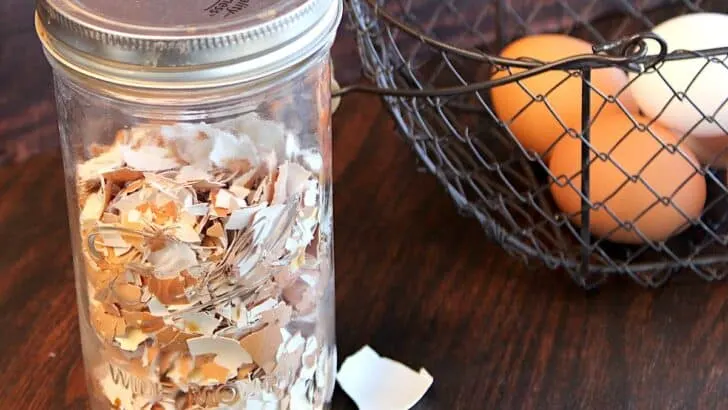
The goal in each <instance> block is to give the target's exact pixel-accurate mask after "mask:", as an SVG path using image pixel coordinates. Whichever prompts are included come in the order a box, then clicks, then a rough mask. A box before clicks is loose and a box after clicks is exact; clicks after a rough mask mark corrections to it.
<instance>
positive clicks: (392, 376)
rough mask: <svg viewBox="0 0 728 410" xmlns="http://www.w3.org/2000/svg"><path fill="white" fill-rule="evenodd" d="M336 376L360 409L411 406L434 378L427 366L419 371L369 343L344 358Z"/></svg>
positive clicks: (390, 409)
mask: <svg viewBox="0 0 728 410" xmlns="http://www.w3.org/2000/svg"><path fill="white" fill-rule="evenodd" d="M336 380H337V381H338V382H339V386H341V389H342V390H344V392H346V394H347V395H348V396H349V397H351V399H352V400H354V402H355V403H356V405H357V406H358V407H359V409H360V410H384V409H387V410H408V409H410V408H412V406H414V405H415V404H417V402H418V401H420V399H421V398H422V396H424V395H425V393H426V392H427V390H428V389H429V388H430V386H431V385H432V381H433V379H432V376H430V374H429V373H428V372H427V370H425V369H420V371H419V372H415V371H414V370H412V369H410V368H409V367H407V366H405V365H403V364H402V363H399V362H396V361H394V360H391V359H388V358H386V357H381V356H380V355H379V354H377V352H375V351H374V350H373V349H372V348H371V347H369V346H364V347H362V348H361V349H360V350H359V351H358V352H356V353H354V354H353V355H351V356H349V357H348V358H346V359H345V360H344V362H343V363H342V365H341V369H340V370H339V372H338V374H337V376H336Z"/></svg>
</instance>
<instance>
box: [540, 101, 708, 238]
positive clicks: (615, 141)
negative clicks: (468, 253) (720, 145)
mask: <svg viewBox="0 0 728 410" xmlns="http://www.w3.org/2000/svg"><path fill="white" fill-rule="evenodd" d="M634 118H635V119H636V120H637V121H638V122H639V123H640V124H647V123H648V122H649V120H648V119H647V118H644V117H642V116H638V115H634ZM649 130H651V131H652V133H654V134H655V135H656V136H658V137H659V138H660V139H661V140H662V141H663V142H664V143H665V144H676V143H677V141H678V138H677V137H676V136H675V135H674V134H673V133H672V132H670V131H669V130H668V129H666V128H664V127H662V126H659V125H657V124H653V125H650V127H649ZM590 135H591V144H592V146H593V150H594V151H593V152H592V155H591V161H592V163H591V165H590V167H589V170H590V173H591V175H590V195H589V198H590V200H591V203H592V204H603V205H602V206H600V207H599V209H597V210H594V209H592V210H591V211H590V225H589V227H590V231H591V232H592V234H594V235H596V236H599V237H603V238H606V239H608V240H610V241H613V242H619V243H627V244H640V243H642V242H643V239H642V238H641V237H640V236H639V235H638V234H637V233H636V232H635V230H634V229H632V230H627V229H624V228H622V227H620V225H619V222H618V221H617V220H616V219H615V218H617V219H618V220H619V221H621V222H622V223H626V222H629V223H631V224H632V225H633V226H634V227H635V228H637V229H638V230H639V231H640V232H641V233H642V235H644V236H645V237H646V238H648V239H650V240H652V241H664V240H666V239H668V238H670V237H671V236H673V235H675V234H677V233H679V232H681V231H683V230H684V229H685V228H687V226H688V225H689V223H690V220H691V219H696V218H699V217H700V215H701V212H702V210H703V207H704V205H705V199H706V182H705V177H704V176H703V175H701V174H700V173H698V172H697V169H698V168H699V164H698V162H697V159H696V158H695V156H694V155H693V153H692V152H690V150H689V148H687V147H684V146H683V145H680V146H679V151H674V152H673V153H670V152H669V151H668V150H667V149H664V148H663V147H662V144H660V143H659V142H658V140H657V139H655V138H654V137H653V136H652V135H651V134H650V132H649V131H648V130H647V129H646V128H643V130H640V129H639V128H637V127H635V125H634V124H633V123H632V121H631V120H630V119H629V117H627V116H626V115H624V114H613V115H605V116H600V117H599V118H597V120H596V121H595V122H594V124H593V125H592V128H591V133H590ZM594 152H597V153H599V155H600V158H597V157H596V155H595V154H594ZM607 156H608V157H609V158H610V159H611V160H612V161H610V160H609V159H607V160H603V159H602V158H607ZM615 163H616V164H618V165H615ZM620 168H621V169H620ZM549 169H550V170H551V173H552V174H553V176H554V177H555V178H556V179H557V180H558V181H559V183H555V182H554V183H552V185H551V193H552V195H553V197H554V200H555V201H556V204H557V205H558V207H559V208H560V209H561V210H562V211H564V212H565V213H567V214H568V215H569V216H570V218H571V219H572V221H574V223H576V224H577V225H580V224H581V213H580V210H581V196H580V189H581V142H580V140H578V139H574V138H570V139H569V140H568V141H566V142H564V143H560V144H558V146H557V147H556V149H555V150H554V154H553V157H552V159H551V164H550V166H549ZM622 170H624V172H623V171H622ZM625 173H626V174H625ZM633 176H639V178H638V179H630V177H633ZM567 178H570V179H571V185H568V184H567ZM559 184H562V185H563V186H559ZM572 185H573V186H572ZM648 185H649V188H648ZM651 190H654V192H655V193H656V194H653V193H652V191H651ZM658 195H659V198H658ZM661 198H670V202H669V203H667V204H665V203H663V202H661V201H660V199H661ZM676 207H677V208H679V209H680V211H678V209H676ZM605 208H607V209H608V210H609V212H608V211H607V210H606V209H605ZM681 211H682V213H684V214H685V216H683V214H682V213H681ZM610 213H611V214H614V217H613V216H612V215H611V214H610Z"/></svg>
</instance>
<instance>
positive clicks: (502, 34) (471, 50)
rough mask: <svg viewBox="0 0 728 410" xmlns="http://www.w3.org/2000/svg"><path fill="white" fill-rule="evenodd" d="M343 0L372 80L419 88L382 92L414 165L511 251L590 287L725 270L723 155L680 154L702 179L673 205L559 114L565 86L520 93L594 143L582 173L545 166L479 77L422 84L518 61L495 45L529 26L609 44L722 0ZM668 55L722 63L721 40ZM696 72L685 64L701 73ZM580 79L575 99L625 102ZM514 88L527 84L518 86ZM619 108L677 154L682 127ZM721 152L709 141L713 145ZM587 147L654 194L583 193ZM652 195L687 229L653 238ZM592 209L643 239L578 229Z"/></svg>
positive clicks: (706, 117)
mask: <svg viewBox="0 0 728 410" xmlns="http://www.w3.org/2000/svg"><path fill="white" fill-rule="evenodd" d="M348 6H349V7H348V8H349V13H348V14H349V18H350V23H351V25H352V26H353V27H354V28H356V30H357V32H358V36H357V38H358V46H359V50H360V55H361V60H362V63H363V66H364V71H365V73H366V74H367V75H368V76H369V77H370V78H371V79H372V80H373V81H374V82H376V84H377V86H378V87H382V88H386V89H389V90H415V91H416V90H423V93H422V94H419V95H416V96H392V94H391V93H390V95H389V96H385V97H384V99H385V101H386V104H387V106H388V108H389V109H390V111H391V113H392V115H393V117H394V118H395V120H396V122H397V124H398V126H399V128H400V131H401V133H402V135H404V136H405V137H406V139H407V141H408V142H409V143H410V144H411V145H412V147H413V149H414V151H415V152H416V153H417V156H418V157H419V159H420V160H421V162H422V165H423V166H424V168H425V169H427V170H428V171H429V172H431V173H433V174H434V175H435V176H436V177H437V178H438V179H439V181H440V182H441V183H442V184H443V186H444V187H445V188H446V189H447V192H448V193H449V194H450V196H451V197H452V198H453V200H454V201H455V203H456V204H457V205H458V206H459V208H460V209H461V210H462V212H463V213H464V214H466V215H469V216H473V217H475V218H476V219H477V220H478V221H479V222H480V224H481V225H482V226H483V228H484V229H485V231H486V233H487V234H488V235H489V236H490V237H491V238H493V239H494V240H496V241H498V242H499V243H501V244H502V245H503V246H504V248H505V249H506V250H508V251H509V252H510V253H512V254H514V255H517V256H521V257H522V258H523V259H524V260H526V261H532V260H535V261H540V262H541V263H543V264H545V265H546V266H547V267H548V268H552V269H564V270H566V271H567V272H568V273H569V274H570V275H571V276H572V277H573V278H574V280H576V281H577V283H579V284H580V285H582V286H584V287H587V288H589V287H594V286H596V285H598V284H600V283H602V282H603V281H604V280H605V279H607V278H608V277H610V276H614V275H623V276H624V275H627V276H629V277H631V278H633V279H634V280H636V281H637V282H639V283H640V284H643V285H647V286H659V285H662V284H663V283H665V282H666V281H667V279H668V278H670V277H671V275H673V274H674V273H676V272H683V271H692V272H694V273H696V274H697V275H699V276H700V277H701V278H703V279H706V280H715V279H722V278H724V277H725V276H726V274H728V247H727V245H728V188H726V172H725V170H723V169H721V167H717V166H712V164H707V165H703V166H701V165H699V164H696V163H694V162H692V161H688V162H690V163H691V164H693V165H694V170H693V171H692V173H691V177H696V178H703V177H704V178H705V180H706V182H707V191H708V193H707V200H706V204H705V208H704V210H703V212H702V214H701V215H699V217H697V218H696V217H692V216H690V215H689V214H688V213H686V212H685V211H684V210H683V209H681V208H680V205H679V204H678V201H676V200H674V195H665V194H664V193H661V192H660V191H659V189H652V187H651V185H650V182H649V181H647V179H646V178H645V176H644V174H643V171H644V167H643V168H642V169H641V170H638V171H636V172H634V171H630V170H629V169H628V167H625V166H622V165H621V164H619V162H618V161H616V160H615V159H614V158H611V157H610V155H609V153H605V152H601V151H599V150H597V149H596V148H595V147H594V146H592V145H591V144H590V140H589V135H588V132H587V131H588V127H585V128H584V129H585V130H586V131H585V132H579V131H576V130H574V129H573V128H572V127H570V126H569V125H568V124H566V123H565V122H564V121H563V120H562V119H561V118H560V113H559V112H557V110H554V109H552V108H551V107H550V105H549V104H548V101H549V96H550V93H551V92H553V91H554V90H556V89H557V88H558V87H559V86H563V84H562V83H559V84H557V85H556V86H555V87H554V88H553V89H551V90H549V91H548V92H545V93H542V94H539V93H530V94H529V95H530V101H529V102H528V104H535V103H542V104H544V105H545V106H546V107H547V108H548V109H549V112H550V114H551V115H552V116H553V117H554V119H556V120H557V121H558V124H560V125H561V127H562V128H563V133H562V135H561V136H560V137H559V139H568V138H576V139H581V140H582V142H581V145H582V149H584V150H585V151H583V152H584V154H587V153H588V152H592V153H593V156H595V157H596V158H594V159H592V160H591V162H589V160H588V159H587V158H589V155H583V157H582V161H583V162H582V168H581V170H580V173H579V175H553V174H552V173H551V172H550V171H549V167H548V166H547V161H545V160H544V158H545V157H546V154H544V155H539V154H536V153H534V152H532V151H531V150H529V149H527V148H525V147H524V146H523V144H521V142H519V139H518V138H516V136H515V135H514V133H513V131H512V129H511V128H512V127H511V125H512V124H513V121H514V119H515V118H516V117H517V116H518V115H519V113H516V114H515V115H514V116H513V118H509V119H502V118H499V117H498V116H497V115H496V113H495V111H494V107H493V104H492V101H491V96H490V93H489V90H488V89H478V90H473V89H469V90H467V91H463V92H458V93H450V94H448V95H436V94H432V93H430V94H428V93H427V92H426V91H427V90H436V89H443V88H451V87H460V89H465V88H467V87H468V86H472V85H474V84H477V83H480V82H483V81H485V80H488V79H489V78H491V76H492V75H493V73H496V72H499V71H507V72H508V74H514V73H515V72H516V70H517V69H516V67H515V66H514V65H513V64H509V63H505V64H503V63H502V62H500V61H498V60H496V59H495V58H494V57H496V56H497V55H498V52H499V51H500V50H501V49H502V48H503V46H504V45H506V44H507V43H509V42H510V41H512V40H514V39H516V38H519V37H521V36H524V35H527V34H537V33H545V32H554V33H563V34H569V35H571V36H575V37H579V38H582V39H584V40H587V41H589V42H592V43H594V44H607V43H610V42H615V41H619V40H620V39H623V38H625V36H630V35H634V34H635V33H640V32H645V31H649V30H650V29H651V28H653V27H654V26H655V25H656V24H658V23H660V22H662V21H664V20H666V19H667V18H670V17H673V16H676V15H680V14H684V13H688V12H699V11H714V12H715V11H717V12H726V11H728V2H725V1H721V0H716V1H707V0H706V1H699V0H672V1H670V0H643V1H639V0H569V1H567V0H480V1H478V0H379V1H376V2H375V1H374V0H349V4H348ZM385 17H386V18H385ZM407 27H409V28H411V29H412V30H407V29H406V28H407ZM428 39H429V40H428ZM727 43H728V41H727ZM450 46H452V47H454V49H451V48H449V47H450ZM463 51H467V52H463ZM673 57H674V58H691V59H700V60H701V61H704V66H705V67H708V66H710V67H713V66H716V67H723V68H725V69H727V70H728V66H727V65H726V52H725V51H723V52H716V51H713V52H701V51H697V50H689V51H687V52H676V53H674V54H673V55H671V56H668V58H673ZM661 69H662V67H661V65H657V66H656V67H654V68H650V70H649V72H652V71H654V72H655V73H656V74H657V75H660V70H661ZM702 71H703V70H702V69H701V70H700V71H699V72H697V73H692V75H694V76H699V75H700V73H701V72H702ZM562 72H563V75H564V81H566V80H567V79H569V78H572V77H580V76H584V75H587V76H588V75H589V74H588V73H589V71H588V70H586V71H584V70H582V71H579V70H569V71H566V70H564V71H562ZM506 77H508V76H506ZM637 77H639V75H638V76H637ZM580 78H581V77H580ZM662 78H663V80H664V77H662ZM665 81H666V80H665ZM581 83H582V84H583V85H584V87H585V88H584V90H592V91H593V92H591V93H590V92H585V93H583V94H582V96H581V97H582V100H585V99H586V101H587V103H588V105H587V106H586V107H590V106H591V107H605V106H607V105H617V106H619V107H620V108H621V109H622V110H624V111H625V112H626V110H625V109H624V107H623V106H622V104H621V103H618V102H616V100H615V95H610V94H609V93H607V92H604V91H603V90H599V89H598V88H597V87H596V86H595V85H594V84H593V83H592V82H591V81H590V80H589V79H588V78H581ZM666 84H667V85H668V86H669V87H671V90H672V92H673V94H674V95H673V99H675V98H679V99H681V100H685V101H690V98H689V96H688V95H687V89H679V88H676V87H673V86H672V85H671V84H669V83H667V82H666ZM521 87H522V88H523V89H524V90H525V91H527V92H528V90H527V88H526V87H525V86H523V85H521ZM688 87H689V86H688ZM622 91H623V90H620V91H619V92H618V93H616V96H619V93H620V92H622ZM586 95H589V96H590V97H586ZM726 99H728V94H727V95H726ZM582 102H583V101H582ZM528 104H527V105H528ZM724 104H725V103H724ZM666 105H667V104H666ZM693 106H694V107H695V109H696V110H698V112H700V119H699V121H698V123H703V122H706V121H707V122H710V123H711V124H717V125H718V126H720V128H721V129H722V130H723V132H724V133H725V135H726V136H728V132H726V131H725V129H724V128H723V127H722V126H721V125H720V124H719V122H718V121H717V120H716V118H715V117H716V114H717V113H716V112H708V113H706V112H701V111H700V107H699V106H698V105H696V104H693ZM722 107H723V105H721V106H720V107H719V109H721V108H722ZM525 108H526V106H524V109H525ZM727 109H728V108H727ZM586 111H587V112H588V111H589V110H588V109H587V110H586ZM663 111H664V109H663ZM521 112H522V110H521ZM598 112H599V111H598ZM598 112H597V114H596V115H597V116H598V115H599V113H598ZM661 114H662V113H659V114H657V115H656V116H655V117H659V116H660V115H661ZM628 115H629V118H630V120H631V121H632V122H633V123H634V128H635V129H638V130H640V131H645V134H646V135H649V136H651V137H652V138H655V141H656V142H657V144H659V147H660V148H659V151H658V152H656V153H655V156H658V155H660V152H661V151H665V152H666V153H670V154H675V153H677V154H680V153H681V152H682V151H681V150H682V147H684V146H685V144H687V143H688V142H687V141H688V138H687V137H688V136H687V135H683V136H681V139H680V140H679V141H678V142H677V143H674V144H673V143H669V142H668V143H666V142H665V141H663V140H661V139H660V137H659V136H658V135H656V134H655V133H653V132H652V131H651V129H650V124H651V122H652V121H653V120H654V118H649V120H650V123H648V124H644V123H641V122H640V120H639V119H636V118H635V117H633V116H632V115H630V114H628ZM587 120H589V119H588V118H587ZM591 121H597V119H595V118H592V119H591ZM725 125H726V126H727V127H728V124H725ZM557 141H558V140H557ZM722 154H723V153H717V152H716V158H719V157H720V156H721V155H722ZM653 159H654V158H653ZM597 160H601V161H608V162H609V163H611V164H612V165H613V166H614V167H615V168H616V169H619V170H620V171H621V173H622V174H623V177H624V180H625V184H627V183H630V182H631V183H642V184H644V186H645V187H647V189H648V190H649V191H650V192H652V194H653V195H654V198H653V199H652V203H651V204H650V205H649V206H647V207H646V208H645V210H644V212H642V213H641V214H640V215H638V216H636V217H635V218H634V219H633V220H621V219H620V218H619V216H618V214H616V213H614V212H612V211H611V210H610V204H609V201H608V200H603V201H592V200H590V196H589V195H588V192H587V191H585V190H584V188H585V187H584V186H583V184H582V185H580V184H579V183H577V182H575V181H576V180H577V179H581V176H582V175H583V176H584V178H583V180H586V181H587V182H586V184H587V185H588V184H589V182H588V181H589V179H590V178H589V176H588V172H589V168H590V167H591V166H592V164H593V162H594V161H597ZM646 165H647V164H645V166H646ZM575 177H578V178H575ZM553 184H560V185H563V186H567V187H571V189H573V190H574V191H575V192H577V193H578V194H579V195H580V198H581V202H582V205H583V207H582V209H581V210H580V213H577V214H567V213H565V212H563V211H561V210H560V209H559V208H558V207H557V206H556V204H555V202H554V199H553V197H552V193H551V190H552V185H553ZM681 186H682V185H681ZM587 188H588V187H587ZM656 206H669V207H673V208H674V209H675V211H676V212H678V213H679V214H680V215H682V216H683V217H684V219H685V226H683V228H684V229H683V230H682V231H681V232H676V235H673V236H672V237H670V238H669V239H667V240H662V241H655V240H651V239H650V238H649V237H647V236H645V235H644V234H643V233H642V232H640V229H639V227H638V225H639V218H641V217H642V216H643V215H644V214H645V213H647V212H648V211H649V209H650V208H651V207H656ZM585 207H586V208H585ZM589 210H592V211H600V212H605V213H606V214H608V215H609V216H610V217H611V218H612V219H613V220H614V222H615V223H616V225H615V226H616V228H615V230H621V231H623V232H625V231H626V232H632V233H634V234H635V235H637V236H639V237H640V238H641V239H642V241H643V242H642V243H639V244H636V245H624V244H619V243H614V242H612V241H610V239H609V236H608V235H606V236H604V235H602V236H601V237H597V236H593V235H589V234H588V231H589V229H588V228H589V217H588V215H590V212H589ZM579 216H582V217H583V218H582V222H583V223H582V224H581V225H579V224H576V223H574V218H575V217H577V218H578V217H579ZM585 228H586V229H585Z"/></svg>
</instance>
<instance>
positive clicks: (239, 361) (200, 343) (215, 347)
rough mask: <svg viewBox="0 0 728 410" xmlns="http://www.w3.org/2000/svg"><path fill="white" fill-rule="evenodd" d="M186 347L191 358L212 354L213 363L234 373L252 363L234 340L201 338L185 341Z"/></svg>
mask: <svg viewBox="0 0 728 410" xmlns="http://www.w3.org/2000/svg"><path fill="white" fill-rule="evenodd" d="M187 346H188V347H189V349H190V354H192V356H200V355H206V354H214V355H215V363H217V364H219V365H220V366H222V367H224V368H226V369H228V370H229V371H235V372H236V373H237V370H238V368H239V367H240V366H242V365H244V364H250V363H253V358H252V357H250V354H249V353H248V352H246V351H245V349H243V347H242V346H240V343H238V341H237V340H235V339H230V338H227V337H210V336H202V337H196V338H192V339H189V340H187Z"/></svg>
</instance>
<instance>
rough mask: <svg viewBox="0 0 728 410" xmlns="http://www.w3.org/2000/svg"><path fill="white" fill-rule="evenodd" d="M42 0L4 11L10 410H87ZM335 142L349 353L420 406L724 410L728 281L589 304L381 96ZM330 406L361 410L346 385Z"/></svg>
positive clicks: (0, 193) (606, 293)
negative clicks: (388, 371) (392, 367)
mask: <svg viewBox="0 0 728 410" xmlns="http://www.w3.org/2000/svg"><path fill="white" fill-rule="evenodd" d="M31 3H32V2H30V1H26V0H5V1H3V2H2V3H0V147H2V148H0V150H2V152H3V153H2V154H0V161H4V162H5V163H6V165H5V166H4V167H2V168H0V232H1V233H2V234H3V235H2V246H0V409H2V410H6V409H7V410H26V409H28V410H36V409H37V410H56V409H82V408H84V407H85V405H86V387H85V384H84V376H83V365H82V362H81V350H80V344H79V343H80V342H79V334H78V324H77V319H76V307H75V294H74V285H73V274H72V258H71V250H70V246H69V232H68V223H67V220H66V208H65V197H64V186H63V175H62V168H61V163H60V160H59V157H58V154H57V153H56V148H55V147H56V146H57V138H58V137H57V131H56V128H55V112H54V109H53V103H52V92H51V88H50V83H51V78H50V71H49V69H48V68H47V65H46V63H45V61H44V59H43V55H42V53H41V51H40V47H39V46H38V44H37V42H36V40H35V37H34V34H33V31H32V27H31V24H30V22H31V11H32V4H31ZM351 45H352V41H351V38H349V37H347V36H343V37H342V39H341V40H340V41H339V43H338V44H337V46H336V51H335V55H336V58H337V71H338V76H339V78H340V79H342V82H350V81H353V80H355V79H356V73H357V64H356V61H355V54H354V52H352V51H350V50H347V47H348V46H351ZM334 132H335V144H334V165H335V166H334V173H335V175H334V180H335V224H336V228H335V229H336V232H335V237H336V270H337V271H336V274H337V287H336V291H337V330H338V331H337V333H338V346H339V357H340V358H343V357H345V356H347V355H349V354H351V353H352V352H354V351H355V350H357V349H359V348H360V347H361V346H362V345H364V344H369V345H371V346H372V347H374V348H375V349H376V350H377V351H379V352H380V353H381V354H383V355H385V356H389V357H393V358H395V359H397V360H400V361H402V362H404V363H406V364H408V365H410V366H412V367H415V368H419V367H425V368H427V369H428V371H429V372H430V373H431V374H432V375H433V376H434V378H435V382H434V384H433V386H432V388H431V390H430V391H429V392H428V394H427V395H426V396H425V398H424V399H423V401H422V402H421V403H420V404H419V405H418V406H417V407H416V409H420V410H421V409H438V410H440V409H444V410H449V409H516V410H521V409H610V410H612V409H614V410H617V409H640V410H641V409H659V410H663V409H725V408H728V340H727V337H726V335H727V334H728V327H727V325H728V315H727V314H728V306H727V305H726V302H725V301H726V298H727V297H728V285H726V284H714V285H708V284H703V283H700V282H698V281H697V280H693V281H685V283H680V284H679V285H678V284H674V285H672V286H669V287H667V288H664V289H661V290H654V291H648V290H645V289H642V288H639V287H637V286H636V285H633V284H631V283H628V282H626V281H614V282H611V283H610V284H608V285H607V286H605V287H603V288H602V289H601V290H600V291H599V292H594V293H589V294H587V293H585V292H584V291H582V290H581V289H579V288H577V287H576V286H575V285H574V284H573V283H572V282H571V281H570V280H569V279H568V278H566V276H565V275H564V274H562V273H559V272H548V271H542V270H539V269H537V268H536V269H527V268H526V267H525V266H524V265H523V264H522V263H521V262H520V261H518V260H516V259H514V258H512V257H509V256H508V255H505V254H504V253H503V252H502V251H501V250H500V249H499V248H498V246H497V245H495V244H493V243H491V242H489V241H488V240H487V239H486V238H485V237H484V234H483V233H482V231H481V229H480V228H479V227H478V226H477V225H476V224H475V223H474V222H473V221H472V220H469V219H464V218H462V217H460V216H459V215H458V214H457V212H456V211H455V208H454V206H453V205H452V204H451V202H450V200H449V198H448V197H447V196H446V194H445V193H444V191H443V189H442V188H441V187H440V186H438V185H437V184H436V182H435V180H434V178H433V177H431V176H430V175H427V174H422V173H418V172H417V171H416V168H415V160H414V157H413V155H412V154H411V152H410V150H409V149H408V147H407V146H406V145H405V144H404V142H402V141H401V139H399V138H398V137H397V135H396V133H395V132H394V130H393V123H392V121H391V120H390V118H389V117H388V115H387V113H386V111H385V110H384V109H383V107H382V105H381V104H380V102H379V100H378V99H376V98H375V97H371V96H362V95H353V96H349V97H346V98H345V99H344V101H343V102H342V105H341V108H340V110H339V112H338V113H337V114H336V115H335V118H334ZM38 152H42V153H40V154H37V153H38ZM333 407H334V409H336V410H343V409H354V408H355V406H354V404H353V403H352V402H351V401H350V400H349V399H348V398H347V397H346V396H345V395H344V394H343V393H342V392H341V391H340V390H337V391H336V394H335V397H334V406H333Z"/></svg>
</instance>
